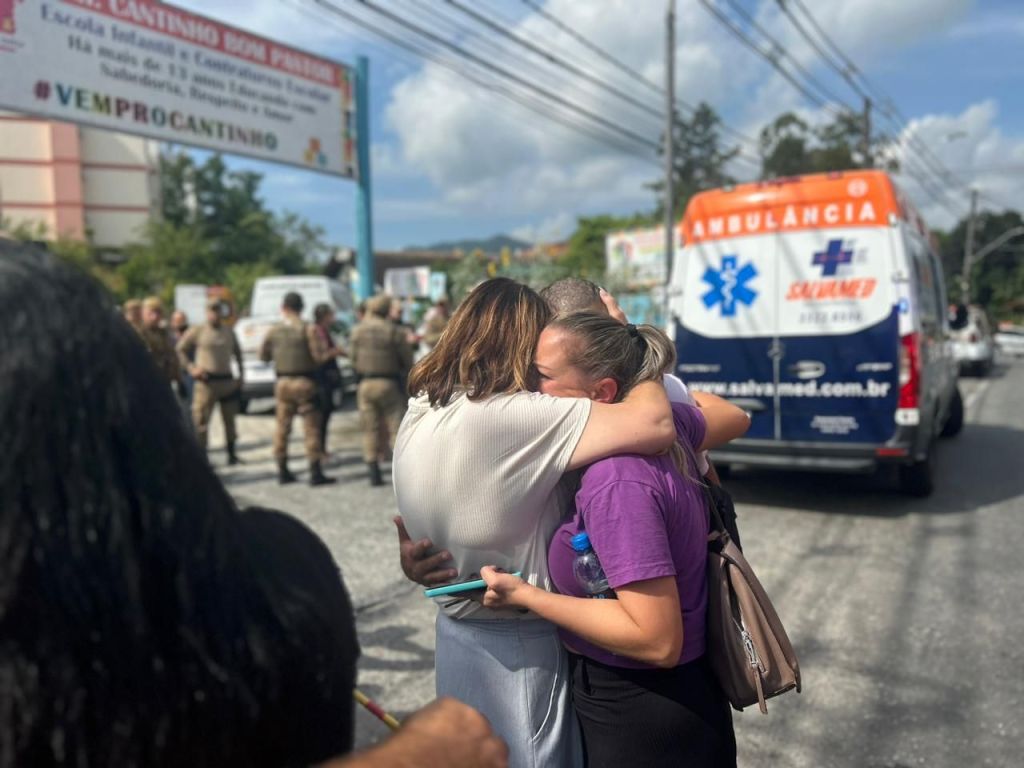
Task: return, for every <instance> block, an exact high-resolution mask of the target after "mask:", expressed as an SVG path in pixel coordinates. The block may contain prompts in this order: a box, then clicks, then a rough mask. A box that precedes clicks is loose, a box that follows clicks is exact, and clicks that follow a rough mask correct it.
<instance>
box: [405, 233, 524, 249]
mask: <svg viewBox="0 0 1024 768" xmlns="http://www.w3.org/2000/svg"><path fill="white" fill-rule="evenodd" d="M530 246H531V243H528V242H526V241H525V240H520V239H518V238H515V237H509V236H508V235H494V236H493V237H489V238H487V239H486V240H453V241H452V242H447V243H434V244H433V245H422V246H420V245H410V246H409V247H407V248H406V249H405V250H407V251H454V250H456V249H461V250H462V251H465V252H466V253H471V252H472V251H475V250H476V249H477V248H479V249H480V250H481V251H483V252H484V253H500V252H501V249H502V248H511V249H512V250H513V251H514V250H515V249H516V248H529V247H530Z"/></svg>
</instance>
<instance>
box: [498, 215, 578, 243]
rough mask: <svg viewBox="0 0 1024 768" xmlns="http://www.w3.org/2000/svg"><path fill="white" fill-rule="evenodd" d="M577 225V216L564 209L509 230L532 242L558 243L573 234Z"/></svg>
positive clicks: (515, 235)
mask: <svg viewBox="0 0 1024 768" xmlns="http://www.w3.org/2000/svg"><path fill="white" fill-rule="evenodd" d="M575 227H576V217H575V216H573V215H572V214H570V213H567V212H565V211H563V212H561V213H556V214H555V215H554V216H549V217H548V218H546V219H543V220H541V221H540V222H539V223H535V224H526V225H524V226H521V227H515V228H514V229H512V230H510V231H509V234H510V235H511V236H512V237H515V238H518V239H520V240H525V241H526V242H528V243H531V244H537V243H557V242H560V241H562V240H564V239H565V238H567V237H568V236H569V235H570V234H572V231H573V229H575Z"/></svg>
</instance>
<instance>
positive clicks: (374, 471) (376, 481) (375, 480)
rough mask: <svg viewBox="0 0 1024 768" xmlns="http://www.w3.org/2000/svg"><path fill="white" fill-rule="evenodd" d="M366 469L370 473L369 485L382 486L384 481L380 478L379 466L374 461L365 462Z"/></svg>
mask: <svg viewBox="0 0 1024 768" xmlns="http://www.w3.org/2000/svg"><path fill="white" fill-rule="evenodd" d="M366 468H367V469H368V470H369V472H370V485H384V480H383V479H382V478H381V476H380V465H379V464H378V463H377V462H376V461H368V462H366Z"/></svg>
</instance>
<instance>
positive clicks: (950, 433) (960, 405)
mask: <svg viewBox="0 0 1024 768" xmlns="http://www.w3.org/2000/svg"><path fill="white" fill-rule="evenodd" d="M963 428H964V399H963V398H962V397H961V396H960V388H959V387H957V388H956V389H955V390H953V402H951V403H950V404H949V415H948V416H947V417H946V423H945V424H943V425H942V431H941V432H940V433H939V434H940V435H941V436H942V437H955V436H956V435H959V434H960V430H961V429H963Z"/></svg>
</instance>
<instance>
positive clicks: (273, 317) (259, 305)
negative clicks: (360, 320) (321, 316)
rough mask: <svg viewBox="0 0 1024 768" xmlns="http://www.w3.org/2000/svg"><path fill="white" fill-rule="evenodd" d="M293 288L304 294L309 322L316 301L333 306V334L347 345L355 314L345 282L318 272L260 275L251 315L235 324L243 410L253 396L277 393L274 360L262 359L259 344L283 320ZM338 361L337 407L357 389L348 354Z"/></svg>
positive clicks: (255, 288)
mask: <svg viewBox="0 0 1024 768" xmlns="http://www.w3.org/2000/svg"><path fill="white" fill-rule="evenodd" d="M290 291H295V292H296V293H298V294H299V295H301V296H302V301H303V308H302V319H303V320H305V321H306V322H310V323H311V322H313V310H314V309H315V308H316V305H317V304H330V305H331V306H333V307H334V312H335V318H336V320H335V325H334V327H333V328H332V329H331V335H332V337H333V338H334V342H335V344H337V345H338V346H340V347H342V348H343V349H345V348H347V347H348V337H349V333H350V332H351V329H352V324H353V323H354V321H355V314H354V304H353V301H352V293H351V291H350V290H349V289H348V288H347V287H346V286H344V285H342V284H341V283H339V282H338V281H337V280H331V279H329V278H327V277H321V276H319V275H282V276H280V277H265V278H260V279H259V280H257V281H256V284H255V286H254V287H253V292H252V312H251V313H250V316H249V317H243V318H242V319H241V320H239V321H238V322H237V323H236V324H235V334H236V335H237V336H238V344H239V346H240V347H241V348H242V364H243V366H244V368H245V384H244V386H243V387H242V405H241V407H242V410H243V411H246V410H247V409H248V407H249V403H250V402H251V401H253V400H257V399H260V398H268V397H273V396H274V382H275V380H276V377H275V376H274V368H273V365H272V364H270V363H265V362H263V361H262V360H260V357H259V354H260V347H261V346H262V345H263V339H264V337H265V336H266V335H267V332H268V331H270V329H271V328H273V327H274V325H275V324H276V323H278V322H280V321H281V302H282V300H283V299H284V296H285V294H286V293H289V292H290ZM337 363H338V370H339V371H340V372H341V387H340V388H338V389H336V390H335V391H334V407H335V408H341V406H342V404H343V403H344V401H345V398H346V397H347V396H350V395H352V394H354V393H355V391H356V386H357V381H356V372H355V369H354V368H352V364H351V363H350V362H349V361H348V359H347V358H345V357H339V358H338V359H337Z"/></svg>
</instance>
